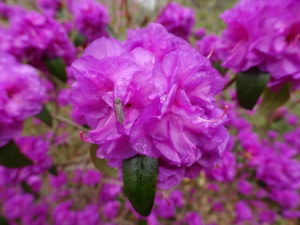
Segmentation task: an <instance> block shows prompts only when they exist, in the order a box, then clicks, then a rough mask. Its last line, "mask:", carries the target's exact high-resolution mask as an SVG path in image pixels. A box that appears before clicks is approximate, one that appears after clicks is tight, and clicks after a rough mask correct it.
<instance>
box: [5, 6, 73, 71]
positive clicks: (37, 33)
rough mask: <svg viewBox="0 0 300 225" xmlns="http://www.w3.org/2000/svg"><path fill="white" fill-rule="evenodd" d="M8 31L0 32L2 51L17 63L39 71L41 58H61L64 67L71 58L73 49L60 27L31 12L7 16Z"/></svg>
mask: <svg viewBox="0 0 300 225" xmlns="http://www.w3.org/2000/svg"><path fill="white" fill-rule="evenodd" d="M8 20H9V27H8V28H7V29H5V30H0V33H1V36H2V35H4V37H5V38H6V40H5V42H4V43H6V45H5V46H3V49H4V50H5V51H7V52H9V53H11V54H13V55H14V56H16V57H17V58H18V59H20V60H22V59H26V60H27V61H29V62H30V63H31V64H33V65H35V66H37V67H41V65H40V63H41V62H42V61H43V60H44V58H58V57H59V58H63V59H64V60H65V62H66V63H69V62H70V61H72V60H73V59H74V57H75V53H76V49H75V47H74V46H73V44H72V43H71V41H70V40H69V38H68V35H67V31H66V29H65V28H64V26H63V25H61V24H59V23H58V22H57V21H55V20H54V19H52V18H51V17H47V16H46V15H42V14H39V13H37V12H34V11H26V10H24V12H23V13H14V14H12V15H11V14H10V15H9V18H8Z"/></svg>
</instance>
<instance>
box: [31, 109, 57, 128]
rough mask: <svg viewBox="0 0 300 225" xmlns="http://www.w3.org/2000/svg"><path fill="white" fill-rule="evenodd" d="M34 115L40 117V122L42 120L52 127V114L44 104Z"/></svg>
mask: <svg viewBox="0 0 300 225" xmlns="http://www.w3.org/2000/svg"><path fill="white" fill-rule="evenodd" d="M35 117H36V118H38V119H40V120H41V121H42V122H44V123H45V124H46V125H47V126H48V127H52V125H53V120H52V116H51V114H50V112H49V110H48V108H47V107H46V106H45V105H44V106H43V108H42V111H41V112H40V113H39V114H38V115H36V116H35Z"/></svg>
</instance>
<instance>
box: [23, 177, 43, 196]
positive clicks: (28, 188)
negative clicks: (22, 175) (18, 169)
mask: <svg viewBox="0 0 300 225" xmlns="http://www.w3.org/2000/svg"><path fill="white" fill-rule="evenodd" d="M21 187H22V188H23V191H24V192H25V193H29V194H32V195H33V196H34V197H35V198H36V199H37V198H39V193H36V192H35V191H34V190H33V189H32V188H31V186H30V185H29V184H28V183H27V182H26V181H22V182H21Z"/></svg>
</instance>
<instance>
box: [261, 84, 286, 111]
mask: <svg viewBox="0 0 300 225" xmlns="http://www.w3.org/2000/svg"><path fill="white" fill-rule="evenodd" d="M289 98H290V84H288V83H287V84H284V85H283V86H282V87H281V88H280V89H279V90H277V91H274V90H272V89H271V88H267V89H266V91H265V93H264V95H263V101H262V103H261V104H260V106H259V108H258V113H259V114H264V115H267V116H268V115H270V114H271V113H272V112H274V111H275V110H276V109H277V108H279V107H280V106H282V105H283V104H285V103H286V102H287V101H288V100H289Z"/></svg>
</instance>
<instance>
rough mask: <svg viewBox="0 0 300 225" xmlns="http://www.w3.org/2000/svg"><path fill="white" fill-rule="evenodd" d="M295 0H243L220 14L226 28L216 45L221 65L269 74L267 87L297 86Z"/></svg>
mask: <svg viewBox="0 0 300 225" xmlns="http://www.w3.org/2000/svg"><path fill="white" fill-rule="evenodd" d="M299 9H300V4H299V2H298V1H283V0H276V1H271V0H263V1H252V0H242V1H240V2H239V3H238V4H237V5H236V6H235V7H233V8H232V9H229V10H227V11H226V12H225V13H223V14H222V16H221V17H222V19H223V20H224V21H225V23H226V24H227V28H226V29H225V31H224V32H223V34H222V37H221V40H220V43H219V44H218V53H219V54H220V57H221V58H222V60H223V66H224V67H228V68H233V69H235V70H236V71H246V70H248V69H249V68H251V67H259V68H260V69H261V70H262V71H266V72H269V73H270V74H271V82H270V86H275V85H280V84H282V83H284V82H289V81H291V82H292V83H293V85H294V87H298V86H299V84H300V83H299V72H300V68H299V57H298V52H299V46H300V45H299V34H300V33H299V27H300V25H299V24H300V16H299V14H298V13H297V11H298V10H299Z"/></svg>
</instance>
